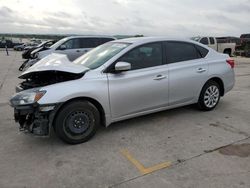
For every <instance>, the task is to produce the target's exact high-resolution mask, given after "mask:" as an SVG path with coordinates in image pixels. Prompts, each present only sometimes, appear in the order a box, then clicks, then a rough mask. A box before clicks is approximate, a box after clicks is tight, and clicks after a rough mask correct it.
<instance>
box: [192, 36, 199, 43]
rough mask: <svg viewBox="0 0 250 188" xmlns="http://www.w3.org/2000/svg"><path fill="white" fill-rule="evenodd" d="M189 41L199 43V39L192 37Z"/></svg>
mask: <svg viewBox="0 0 250 188" xmlns="http://www.w3.org/2000/svg"><path fill="white" fill-rule="evenodd" d="M191 40H194V41H196V42H199V40H200V37H192V38H191Z"/></svg>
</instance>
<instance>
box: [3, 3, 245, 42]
mask: <svg viewBox="0 0 250 188" xmlns="http://www.w3.org/2000/svg"><path fill="white" fill-rule="evenodd" d="M249 20H250V0H207V1H201V0H0V33H35V34H38V33H39V34H40V33H42V34H48V33H49V34H105V35H116V34H126V35H130V34H132V35H133V34H144V35H147V36H149V35H165V36H172V37H189V36H194V35H215V36H222V35H232V36H239V35H240V34H241V33H250V21H249Z"/></svg>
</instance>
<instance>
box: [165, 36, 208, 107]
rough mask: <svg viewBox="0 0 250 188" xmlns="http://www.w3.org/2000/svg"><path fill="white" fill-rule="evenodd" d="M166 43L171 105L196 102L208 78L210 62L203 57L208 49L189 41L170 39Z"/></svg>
mask: <svg viewBox="0 0 250 188" xmlns="http://www.w3.org/2000/svg"><path fill="white" fill-rule="evenodd" d="M165 45H166V56H167V63H168V65H169V105H178V104H185V103H191V102H195V100H196V99H197V96H199V93H200V90H201V88H202V87H203V84H204V83H205V81H206V80H207V74H208V64H207V62H206V60H205V58H203V57H205V56H206V54H207V53H208V50H207V49H205V48H203V47H201V46H198V45H195V44H193V43H188V42H177V41H169V42H166V43H165ZM198 48H200V49H201V50H203V52H201V51H200V50H199V49H198Z"/></svg>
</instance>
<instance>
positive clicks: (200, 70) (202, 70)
mask: <svg viewBox="0 0 250 188" xmlns="http://www.w3.org/2000/svg"><path fill="white" fill-rule="evenodd" d="M205 71H206V69H204V68H198V69H197V71H196V72H198V73H203V72H205Z"/></svg>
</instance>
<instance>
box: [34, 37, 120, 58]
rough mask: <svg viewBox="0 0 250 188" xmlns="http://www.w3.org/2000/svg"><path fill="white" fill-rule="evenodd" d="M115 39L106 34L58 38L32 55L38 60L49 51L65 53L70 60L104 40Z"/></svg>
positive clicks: (104, 41) (102, 42)
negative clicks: (43, 49)
mask: <svg viewBox="0 0 250 188" xmlns="http://www.w3.org/2000/svg"><path fill="white" fill-rule="evenodd" d="M112 40H115V38H114V37H108V36H72V37H66V38H63V39H61V40H59V41H58V42H57V43H55V44H54V45H52V46H51V47H50V48H49V49H48V50H45V51H42V52H37V53H35V52H33V55H34V57H36V58H37V59H38V60H40V59H42V58H44V57H46V56H47V55H49V54H51V53H59V54H65V55H67V57H68V59H69V60H70V61H73V60H75V59H76V58H78V57H80V56H81V55H83V54H85V53H86V52H88V51H89V50H91V49H92V48H95V47H97V46H99V45H101V44H104V43H106V42H109V41H112Z"/></svg>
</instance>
